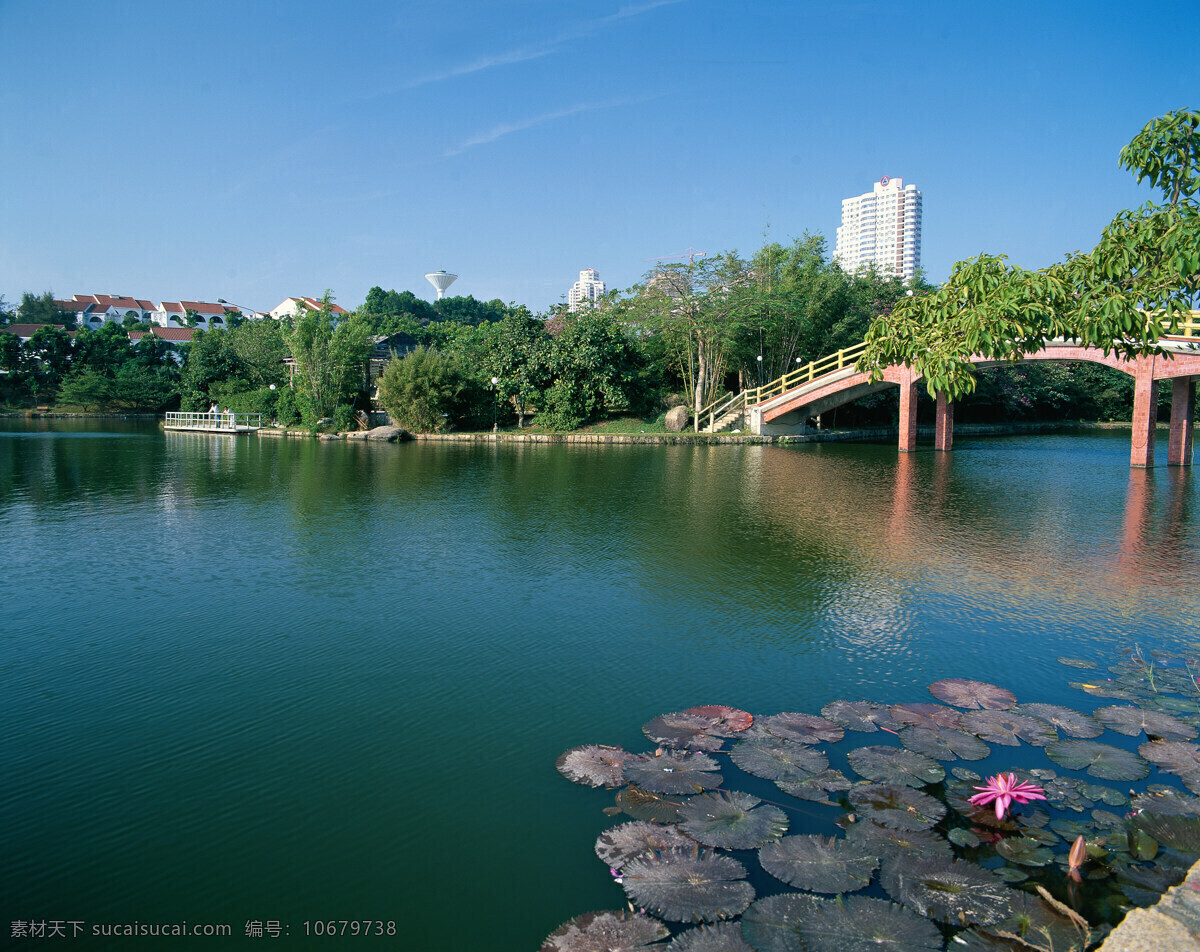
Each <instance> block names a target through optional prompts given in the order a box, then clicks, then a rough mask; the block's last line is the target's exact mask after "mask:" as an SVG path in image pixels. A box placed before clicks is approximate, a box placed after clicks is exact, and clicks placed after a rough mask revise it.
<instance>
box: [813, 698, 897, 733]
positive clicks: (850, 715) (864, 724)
mask: <svg viewBox="0 0 1200 952" xmlns="http://www.w3.org/2000/svg"><path fill="white" fill-rule="evenodd" d="M821 716H822V717H824V718H825V719H826V720H830V721H833V723H835V724H837V725H839V726H840V727H844V728H845V729H846V730H848V731H859V732H860V733H863V734H871V733H874V732H875V731H878V730H879V729H880V728H883V729H884V730H890V731H898V730H899V729H900V728H901V727H903V726H904V725H902V724H900V723H899V722H898V721H896V719H895V718H893V717H892V715H891V712H890V709H889V708H888V705H886V704H875V703H873V702H872V701H832V702H830V703H829V704H826V705H825V706H824V707H823V708H821Z"/></svg>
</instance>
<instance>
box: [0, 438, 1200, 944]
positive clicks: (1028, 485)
mask: <svg viewBox="0 0 1200 952" xmlns="http://www.w3.org/2000/svg"><path fill="white" fill-rule="evenodd" d="M1128 439H1129V438H1128V433H1127V432H1117V433H1096V434H1088V435H1056V436H1023V437H1003V438H992V439H974V440H971V439H962V440H959V441H956V443H955V449H954V452H953V453H952V454H936V453H934V452H933V451H932V450H929V449H922V450H921V451H920V452H918V453H916V454H911V455H901V454H898V453H897V451H896V449H895V447H894V446H884V445H844V444H843V445H836V444H828V445H806V446H793V447H773V446H716V447H686V446H619V445H618V446H590V445H572V446H559V445H525V444H498V445H492V444H431V443H410V444H405V445H387V444H384V445H368V444H365V443H357V442H348V443H336V444H329V443H317V442H313V441H307V440H304V441H288V440H270V439H266V438H261V439H260V438H254V437H251V438H245V437H243V438H240V439H235V438H229V437H213V436H207V435H201V434H184V433H168V434H164V433H162V432H161V431H160V430H158V429H157V427H155V426H154V425H152V424H142V423H122V422H120V421H94V422H90V423H71V424H67V423H56V422H53V421H32V422H29V423H25V422H23V421H8V422H3V423H0V539H2V540H3V542H4V553H5V556H6V558H5V562H6V571H5V580H4V587H3V592H2V594H0V604H2V609H0V765H2V766H3V781H2V783H0V858H2V864H0V907H2V908H0V922H2V923H3V927H2V929H0V945H7V944H9V943H10V935H9V931H10V926H9V923H11V922H12V921H16V920H33V921H47V920H61V921H64V922H82V923H84V924H85V925H84V928H85V929H86V930H87V932H88V935H87V936H85V937H81V938H79V939H76V940H74V941H69V940H57V942H56V943H55V942H54V941H53V940H49V939H47V940H41V941H38V940H33V941H30V942H28V943H19V942H17V943H13V944H15V945H17V947H28V948H43V947H46V948H48V947H51V945H52V944H53V947H55V948H58V947H63V948H130V947H141V948H158V947H169V948H179V949H183V948H198V949H214V948H218V947H226V948H228V947H253V946H254V944H255V943H256V942H257V943H259V944H261V943H264V942H266V943H268V944H271V943H274V944H275V945H277V946H279V947H309V946H312V947H315V948H322V947H323V948H330V947H335V946H337V947H341V946H345V945H350V946H352V947H361V948H382V947H399V948H408V949H419V950H424V949H429V950H460V949H461V950H474V949H488V950H496V952H509V950H511V952H518V950H520V952H529V950H534V949H536V948H537V947H538V946H539V944H540V942H541V941H542V939H543V938H544V937H545V936H546V935H547V934H548V933H549V932H551V931H552V930H553V929H554V928H556V927H557V926H558V925H559V924H560V923H562V922H564V921H565V920H567V919H569V918H571V917H573V916H575V915H578V914H580V913H583V912H587V911H589V910H592V909H606V908H607V909H615V908H620V907H623V906H624V903H625V897H624V894H623V893H622V892H621V890H620V888H619V887H618V886H616V885H615V884H614V883H612V882H611V879H610V877H609V875H608V871H607V869H606V868H605V867H604V866H602V865H601V864H600V863H599V861H598V860H597V859H596V858H595V856H594V855H593V853H592V844H593V842H594V840H595V838H596V835H597V834H598V833H599V832H600V831H601V830H602V829H603V828H605V827H607V826H610V825H612V823H613V822H614V820H613V819H612V818H610V817H607V816H605V815H604V814H603V812H602V808H603V807H604V806H606V805H609V804H610V803H611V802H612V795H611V794H610V793H607V794H606V793H605V792H603V791H596V790H589V789H586V788H583V787H580V786H577V785H574V784H571V783H569V782H567V781H566V780H565V779H563V778H562V777H561V776H560V775H559V774H558V773H557V772H556V770H555V759H556V758H557V756H558V755H559V754H560V753H561V752H562V751H564V750H565V749H567V748H569V747H573V746H576V745H580V744H588V743H607V744H614V745H616V744H620V745H624V746H626V747H627V748H631V749H635V750H644V749H646V748H647V746H648V745H647V742H646V741H645V740H644V739H643V738H642V736H641V732H640V727H641V725H642V724H643V723H645V722H646V721H648V720H649V719H650V718H652V717H654V716H655V715H657V714H661V713H665V712H668V711H675V710H680V709H682V708H685V707H689V706H693V705H699V704H728V705H732V706H736V707H740V708H744V709H746V710H749V711H752V712H755V713H764V714H765V713H774V712H778V711H808V712H813V713H815V712H817V711H819V709H820V708H821V706H822V705H824V704H826V703H827V702H829V701H832V700H835V699H838V698H847V699H850V700H859V699H870V700H877V701H884V702H889V703H894V702H899V701H929V700H933V699H932V697H931V696H930V695H929V693H928V692H927V690H926V686H927V685H928V684H929V683H930V682H931V681H933V680H936V679H939V678H947V677H968V678H976V679H981V680H986V681H993V682H995V683H998V684H1001V685H1004V686H1005V687H1008V688H1010V689H1011V690H1013V691H1014V692H1015V693H1016V694H1017V695H1018V697H1019V698H1020V700H1022V701H1044V702H1052V703H1063V704H1068V705H1071V706H1074V707H1077V708H1079V709H1082V710H1090V709H1092V708H1094V707H1096V706H1099V705H1101V704H1105V703H1111V702H1107V701H1103V700H1099V699H1095V698H1091V697H1089V696H1087V695H1085V694H1082V693H1081V692H1079V691H1073V690H1071V689H1069V688H1068V682H1069V681H1073V680H1078V679H1079V675H1080V672H1078V671H1076V670H1074V669H1072V668H1069V667H1065V666H1063V665H1061V664H1059V663H1058V661H1057V659H1058V658H1059V657H1062V656H1066V657H1073V658H1081V659H1086V660H1092V661H1095V662H1097V663H1098V664H1099V665H1100V666H1101V671H1102V670H1103V668H1104V666H1106V665H1107V664H1109V663H1111V662H1113V661H1115V660H1116V658H1117V655H1118V652H1119V651H1120V650H1121V649H1123V648H1127V647H1131V646H1133V645H1134V644H1140V645H1141V646H1142V647H1143V648H1144V649H1153V648H1179V647H1181V646H1183V645H1188V644H1193V643H1195V642H1197V641H1200V591H1198V587H1197V578H1200V571H1198V569H1200V545H1198V542H1197V540H1200V533H1198V532H1197V528H1198V526H1197V523H1198V521H1200V505H1198V503H1200V494H1198V491H1197V482H1196V478H1195V477H1194V476H1193V474H1192V472H1191V471H1190V469H1183V470H1181V469H1168V468H1167V467H1165V466H1162V467H1160V468H1159V469H1156V470H1153V471H1136V470H1134V471H1131V470H1130V468H1129V465H1128V459H1129V442H1128ZM1159 458H1160V460H1164V459H1165V451H1164V448H1163V447H1160V450H1159ZM973 766H974V765H973ZM794 832H800V831H799V830H795V831H794ZM777 885H779V884H777ZM779 888H782V887H781V886H780V887H779ZM352 919H353V920H372V921H375V920H382V921H384V922H387V921H393V922H395V923H396V935H395V936H394V937H393V938H390V939H389V938H388V937H387V936H384V937H370V938H365V937H358V938H356V939H353V940H351V939H349V938H346V939H337V940H331V939H330V938H328V937H320V938H316V937H312V938H309V939H307V940H306V939H305V938H304V931H305V927H304V923H305V921H309V922H313V921H317V920H322V921H328V920H352ZM184 920H186V921H187V922H188V923H190V924H195V923H224V924H228V925H229V926H230V927H231V930H232V933H233V934H232V936H231V937H230V938H225V939H220V938H195V939H188V938H176V939H171V940H169V941H168V940H162V939H158V940H151V939H145V940H137V939H130V938H103V937H100V938H96V937H91V936H90V933H91V931H92V928H93V926H96V925H98V924H106V923H134V922H138V923H174V922H181V921H184ZM248 921H251V922H254V921H257V922H262V923H273V922H278V923H279V927H280V930H281V932H283V933H284V934H285V935H286V938H284V935H281V936H280V938H279V939H278V940H275V939H273V938H271V937H270V936H269V935H268V936H267V937H264V938H261V939H252V938H247V937H246V935H245V929H246V924H247V922H248ZM310 929H311V927H310ZM356 943H357V944H356Z"/></svg>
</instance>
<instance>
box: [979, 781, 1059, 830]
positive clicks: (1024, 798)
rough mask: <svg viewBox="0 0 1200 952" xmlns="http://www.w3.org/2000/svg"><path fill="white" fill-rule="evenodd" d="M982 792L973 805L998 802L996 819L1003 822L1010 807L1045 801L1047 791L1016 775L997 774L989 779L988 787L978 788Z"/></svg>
mask: <svg viewBox="0 0 1200 952" xmlns="http://www.w3.org/2000/svg"><path fill="white" fill-rule="evenodd" d="M975 789H976V790H978V791H980V792H979V793H977V794H975V796H973V797H971V803H973V804H975V806H977V807H981V806H985V805H986V804H989V803H991V802H992V801H993V800H994V801H995V802H996V819H997V820H1003V819H1004V814H1006V813H1007V812H1008V806H1009V804H1010V803H1013V802H1014V801H1015V802H1016V803H1029V801H1031V800H1045V799H1046V791H1045V790H1043V789H1042V788H1041V787H1039V786H1038V785H1037V784H1035V783H1029V782H1028V781H1026V780H1018V779H1017V775H1016V774H1015V773H1007V774H996V776H994V777H988V779H987V785H986V786H983V787H976V788H975Z"/></svg>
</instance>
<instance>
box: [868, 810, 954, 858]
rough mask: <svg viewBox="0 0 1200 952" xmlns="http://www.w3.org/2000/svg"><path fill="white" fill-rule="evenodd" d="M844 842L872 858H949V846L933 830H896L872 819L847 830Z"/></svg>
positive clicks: (950, 854) (951, 854) (950, 851)
mask: <svg viewBox="0 0 1200 952" xmlns="http://www.w3.org/2000/svg"><path fill="white" fill-rule="evenodd" d="M846 839H847V840H849V841H850V842H851V843H854V844H856V845H858V846H861V847H862V848H863V849H864V850H866V851H867V852H868V853H870V854H871V855H872V856H880V857H889V858H890V857H897V856H901V855H905V854H907V855H909V856H942V857H945V858H946V859H951V858H952V857H953V855H954V851H953V850H952V849H951V848H950V843H949V842H948V841H946V840H944V839H942V837H940V836H938V835H937V834H936V833H934V832H933V831H932V830H897V829H895V828H894V827H889V826H880V825H879V824H878V823H874V822H872V821H871V820H866V819H864V820H859V821H858V822H857V823H851V824H850V826H848V827H847V828H846Z"/></svg>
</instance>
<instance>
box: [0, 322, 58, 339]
mask: <svg viewBox="0 0 1200 952" xmlns="http://www.w3.org/2000/svg"><path fill="white" fill-rule="evenodd" d="M43 327H56V328H58V330H60V331H61V330H62V329H63V325H62V324H9V325H8V327H0V331H4V333H6V334H16V335H17V336H18V337H19V338H21V340H29V338H31V337H32V336H33V335H34V334H36V333H37V332H38V331H40V330H41V329H42V328H43Z"/></svg>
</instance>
